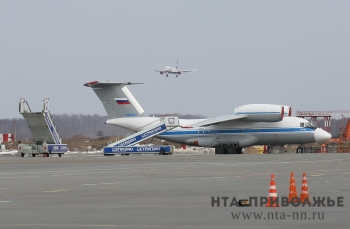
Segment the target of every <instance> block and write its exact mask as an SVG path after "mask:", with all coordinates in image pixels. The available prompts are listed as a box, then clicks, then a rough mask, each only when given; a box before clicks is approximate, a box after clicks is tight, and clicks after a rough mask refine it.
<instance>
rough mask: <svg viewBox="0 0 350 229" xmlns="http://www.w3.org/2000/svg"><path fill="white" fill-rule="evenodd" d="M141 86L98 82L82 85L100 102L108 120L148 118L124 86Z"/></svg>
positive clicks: (128, 83) (127, 83)
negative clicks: (94, 94)
mask: <svg viewBox="0 0 350 229" xmlns="http://www.w3.org/2000/svg"><path fill="white" fill-rule="evenodd" d="M133 84H141V83H131V82H125V83H123V82H99V81H92V82H88V83H86V84H84V86H86V87H91V88H92V90H94V92H95V93H96V95H97V97H98V98H99V99H100V100H101V102H102V104H103V106H104V108H105V110H106V112H107V115H108V117H109V118H110V119H114V118H123V117H148V115H147V114H146V113H145V111H144V110H143V109H142V107H141V106H140V104H139V103H138V102H137V101H136V99H135V97H134V96H133V95H132V94H131V92H130V91H129V89H128V88H127V87H126V85H133Z"/></svg>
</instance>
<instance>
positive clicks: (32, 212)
mask: <svg viewBox="0 0 350 229" xmlns="http://www.w3.org/2000/svg"><path fill="white" fill-rule="evenodd" d="M349 163H350V154H341V153H338V154H337V153H329V154H271V155H244V154H243V155H198V154H197V155H190V154H189V155H177V154H175V155H172V156H155V155H144V156H110V157H104V156H102V155H101V154H99V153H98V154H67V155H64V156H62V157H61V158H59V157H57V156H53V157H49V158H44V157H35V158H32V157H24V158H21V157H19V156H18V155H15V156H13V155H4V156H1V157H0V228H26V229H28V228H36V229H38V228H39V229H40V228H127V229H130V228H299V229H301V228H317V229H320V228H327V229H328V228H349V215H350V204H349V200H350V182H349V181H350V166H349ZM290 172H294V173H295V179H296V186H297V191H298V194H299V195H300V190H301V182H302V173H303V172H306V174H307V179H308V189H309V193H310V197H311V199H312V198H313V197H325V198H327V197H329V198H331V199H332V200H336V199H337V197H343V207H340V206H333V207H308V206H304V207H302V206H299V207H293V206H288V207H275V208H269V207H255V206H251V207H236V206H232V207H230V206H226V207H224V206H223V205H224V204H223V199H221V200H220V206H219V207H218V206H217V205H216V204H214V207H213V206H212V197H214V198H217V197H219V198H221V197H224V198H225V197H228V203H230V202H231V200H232V199H233V197H235V198H236V199H237V200H238V199H248V198H249V197H267V196H268V193H269V185H270V175H271V174H272V173H273V174H274V175H275V180H276V189H277V194H278V196H279V197H282V196H288V191H289V178H290ZM312 202H314V201H313V200H312ZM325 203H326V202H325ZM227 205H229V204H227ZM242 212H244V213H246V214H248V213H250V214H251V217H250V219H249V220H248V219H244V218H243V217H242V214H243V213H242ZM254 213H255V214H258V213H259V214H260V213H261V214H262V217H261V219H255V218H254V217H253V214H254ZM237 214H239V215H240V218H239V219H237V218H236V217H235V218H234V217H233V216H237ZM302 214H304V215H303V216H305V218H303V219H300V218H301V217H302V216H301V215H302ZM283 215H284V217H283ZM288 215H289V216H288ZM291 216H293V217H291ZM294 216H295V217H294ZM297 216H299V218H298V219H296V217H297Z"/></svg>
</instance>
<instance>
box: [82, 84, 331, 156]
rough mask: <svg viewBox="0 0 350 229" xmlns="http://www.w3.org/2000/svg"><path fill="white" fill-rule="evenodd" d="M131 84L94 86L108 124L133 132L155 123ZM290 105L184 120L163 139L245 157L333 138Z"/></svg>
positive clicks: (241, 109)
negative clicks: (252, 150)
mask: <svg viewBox="0 0 350 229" xmlns="http://www.w3.org/2000/svg"><path fill="white" fill-rule="evenodd" d="M135 84H140V83H131V82H124V83H123V82H99V81H92V82H88V83H86V84H84V86H87V87H91V88H92V89H93V90H94V92H95V93H96V95H97V96H98V98H99V99H100V100H101V102H102V104H103V106H104V108H105V110H106V112H107V114H108V120H107V121H106V124H111V125H116V126H120V127H123V128H126V129H128V130H131V131H137V130H138V129H139V128H140V127H141V126H145V125H147V124H149V123H151V122H154V121H155V120H157V119H158V118H156V117H150V116H149V115H147V114H146V112H145V111H144V110H143V109H142V107H141V106H140V104H139V103H138V102H137V100H136V99H135V97H134V96H133V95H132V94H131V92H130V91H129V89H128V88H127V87H126V86H127V85H135ZM291 111H292V109H291V107H289V106H284V105H275V104H249V105H243V106H240V107H236V108H235V109H234V110H233V114H230V115H224V116H219V117H216V118H209V119H180V120H179V123H180V125H181V127H177V128H175V129H172V130H169V131H166V132H164V133H162V134H160V135H157V136H156V137H157V138H159V139H163V140H167V141H171V142H176V143H180V144H187V145H191V146H199V147H211V148H215V154H241V153H242V149H243V148H244V147H249V146H253V145H284V144H304V143H314V142H323V141H326V140H328V139H330V138H331V135H330V134H329V133H328V132H326V131H324V130H322V129H320V128H316V127H314V126H313V125H312V124H311V123H310V122H309V121H307V120H306V119H303V118H297V117H291V113H292V112H291Z"/></svg>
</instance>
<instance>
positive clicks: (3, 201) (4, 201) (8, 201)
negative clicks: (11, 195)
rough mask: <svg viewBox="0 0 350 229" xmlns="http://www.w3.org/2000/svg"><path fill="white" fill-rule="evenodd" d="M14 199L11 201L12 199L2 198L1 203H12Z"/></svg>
mask: <svg viewBox="0 0 350 229" xmlns="http://www.w3.org/2000/svg"><path fill="white" fill-rule="evenodd" d="M11 202H12V201H10V200H2V201H0V203H11Z"/></svg>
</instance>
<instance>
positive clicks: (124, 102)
mask: <svg viewBox="0 0 350 229" xmlns="http://www.w3.org/2000/svg"><path fill="white" fill-rule="evenodd" d="M114 99H115V101H116V102H117V103H118V104H119V105H125V104H130V102H129V100H128V99H127V98H114Z"/></svg>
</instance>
